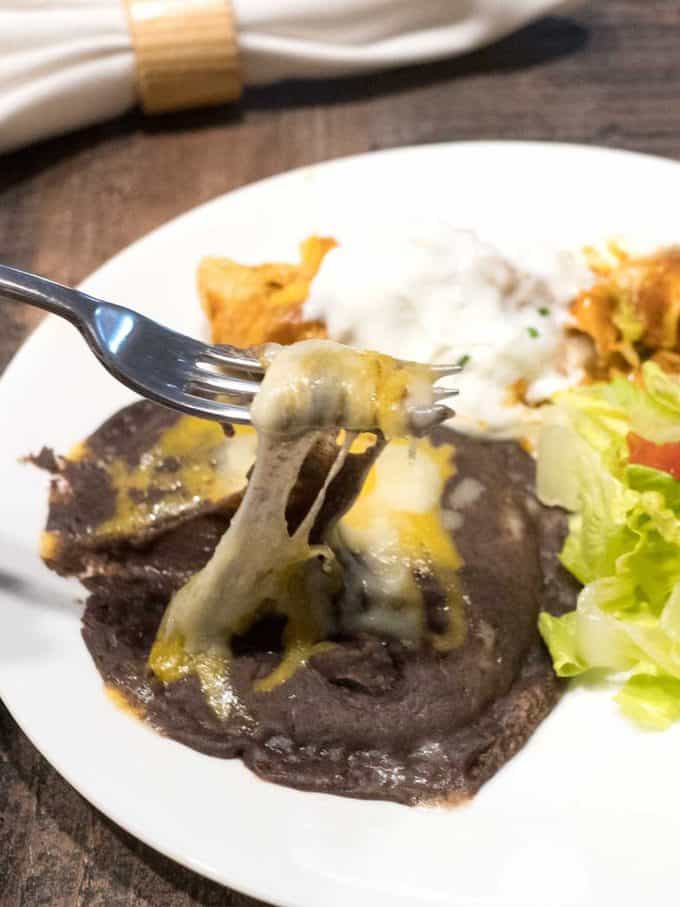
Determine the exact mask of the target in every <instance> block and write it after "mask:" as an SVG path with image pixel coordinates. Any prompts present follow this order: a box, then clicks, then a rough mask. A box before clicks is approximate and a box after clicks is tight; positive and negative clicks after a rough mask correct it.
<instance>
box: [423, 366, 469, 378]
mask: <svg viewBox="0 0 680 907" xmlns="http://www.w3.org/2000/svg"><path fill="white" fill-rule="evenodd" d="M428 367H429V369H430V371H431V372H433V373H434V374H435V375H436V376H437V377H436V378H435V379H434V380H435V381H438V380H439V379H440V378H447V377H448V376H449V375H459V374H460V373H461V372H462V371H463V366H462V365H430V366H428Z"/></svg>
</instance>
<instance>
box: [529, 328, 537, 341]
mask: <svg viewBox="0 0 680 907" xmlns="http://www.w3.org/2000/svg"><path fill="white" fill-rule="evenodd" d="M527 334H528V335H529V336H530V337H534V338H536V337H538V336H539V333H538V331H537V330H536V328H533V327H532V328H527Z"/></svg>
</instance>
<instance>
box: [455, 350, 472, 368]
mask: <svg viewBox="0 0 680 907" xmlns="http://www.w3.org/2000/svg"><path fill="white" fill-rule="evenodd" d="M469 361H470V357H469V356H468V354H467V353H465V355H464V356H461V357H460V359H459V360H458V362H456V365H459V366H460V367H461V368H463V367H464V366H466V365H467V364H468V362H469Z"/></svg>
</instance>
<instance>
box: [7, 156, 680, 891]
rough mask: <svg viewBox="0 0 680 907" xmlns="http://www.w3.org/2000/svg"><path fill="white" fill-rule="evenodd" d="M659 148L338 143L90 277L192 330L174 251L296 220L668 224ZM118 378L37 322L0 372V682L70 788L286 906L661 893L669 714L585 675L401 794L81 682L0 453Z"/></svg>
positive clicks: (58, 331) (121, 394)
mask: <svg viewBox="0 0 680 907" xmlns="http://www.w3.org/2000/svg"><path fill="white" fill-rule="evenodd" d="M678 211H680V166H679V165H677V164H674V163H671V162H669V161H663V160H658V159H654V158H649V157H642V156H639V155H632V154H626V153H622V152H612V151H605V150H599V149H588V148H581V147H570V146H560V145H538V144H535V145H534V144H503V143H480V144H459V145H442V146H430V147H424V148H413V149H404V150H399V151H391V152H387V153H381V154H373V155H368V156H363V157H358V158H350V159H346V160H340V161H337V162H333V163H330V164H326V165H323V166H317V167H313V168H309V169H306V170H300V171H297V172H295V173H291V174H287V175H285V176H281V177H277V178H275V179H271V180H267V181H266V182H263V183H260V184H258V185H255V186H252V187H249V188H247V189H244V190H241V191H239V192H234V193H232V194H230V195H227V196H224V197H223V198H219V199H216V200H215V201H214V202H211V203H210V204H208V205H204V206H203V207H201V208H198V209H196V210H195V211H192V212H190V213H189V214H187V215H185V216H184V217H181V218H179V219H178V220H175V221H173V222H172V223H170V224H168V225H166V226H165V227H162V228H161V229H160V230H157V231H156V232H154V233H152V234H151V235H150V236H148V237H146V238H145V239H143V240H142V241H140V242H138V243H136V244H134V245H133V246H131V247H130V248H129V249H127V250H126V251H125V252H123V253H121V254H120V255H118V256H116V257H115V258H114V259H112V260H111V261H110V262H108V263H107V264H106V265H104V267H102V268H101V269H100V270H99V271H97V272H96V273H95V274H94V275H93V276H92V277H90V278H89V279H88V280H87V281H86V282H85V285H84V286H85V288H86V289H87V290H89V291H90V292H92V293H94V294H97V295H100V296H103V297H105V298H109V299H111V300H114V301H117V302H120V303H123V304H125V305H129V306H132V307H136V308H139V309H140V310H142V311H144V312H146V313H147V314H149V315H152V316H153V317H156V318H158V319H159V320H161V321H164V322H166V323H168V324H169V325H171V326H173V327H175V328H178V329H180V330H184V331H187V332H190V333H195V334H200V333H201V332H202V323H201V315H200V311H199V307H198V303H197V299H196V292H195V287H194V279H195V278H194V274H195V267H196V263H197V262H198V260H199V258H200V257H201V256H202V255H204V254H206V253H211V252H212V253H217V254H228V255H230V256H234V257H236V258H242V259H245V260H249V261H252V262H257V261H263V260H266V259H271V258H277V257H283V258H284V259H285V258H286V257H288V256H290V257H292V256H294V255H295V254H296V246H297V243H298V241H299V240H300V239H302V238H303V237H305V236H306V235H307V234H309V233H311V232H313V231H317V232H326V233H330V234H332V235H334V236H337V237H338V238H339V239H341V240H342V239H343V237H348V236H350V235H351V234H352V231H353V229H355V227H356V224H357V222H361V223H362V224H364V225H366V224H369V225H371V224H374V225H375V228H376V229H379V228H380V226H381V224H383V223H385V221H392V222H397V223H399V222H402V221H405V220H406V219H408V218H411V217H416V216H430V217H432V216H438V217H443V218H446V219H448V220H449V221H452V222H453V223H454V224H455V225H458V226H462V227H473V228H474V229H476V230H478V231H479V233H480V234H481V235H482V237H483V238H486V239H489V240H492V241H497V242H499V243H500V244H501V245H508V244H512V243H513V242H515V241H516V240H517V239H518V238H521V239H528V240H531V239H532V238H535V237H538V238H539V239H541V240H549V241H551V242H554V243H555V244H556V245H562V244H567V245H573V244H580V243H583V242H584V241H587V240H590V239H597V238H601V237H603V236H611V235H612V234H624V235H626V236H632V237H639V238H645V239H647V240H652V241H668V240H672V239H675V240H680V220H678V213H677V212H678ZM129 397H130V395H129V393H128V392H127V391H126V390H125V389H124V388H122V387H121V386H119V385H117V384H116V383H115V382H114V381H113V379H111V378H109V377H108V375H107V374H106V373H105V372H104V371H103V370H102V369H101V368H100V366H99V365H97V364H96V362H95V360H94V358H93V357H92V356H91V355H90V353H89V352H88V351H87V349H86V347H85V345H84V344H83V342H82V341H81V340H80V339H79V337H78V335H77V334H76V332H75V331H74V330H73V329H72V328H71V327H69V326H68V325H67V324H66V323H64V322H61V321H59V320H57V319H56V318H50V319H48V320H47V321H46V322H45V324H44V325H43V326H41V327H40V329H39V330H38V331H37V332H36V333H35V335H34V336H33V337H32V338H31V339H30V340H29V341H28V343H27V344H26V345H25V346H24V348H23V349H22V350H21V352H20V353H19V355H18V356H17V357H16V358H15V360H14V361H13V363H12V364H11V366H10V367H9V369H8V371H7V373H6V375H5V377H4V378H3V379H2V381H1V382H0V438H1V439H2V450H1V452H0V483H1V484H0V488H1V491H0V500H1V501H2V505H1V508H2V510H1V512H2V523H1V525H0V693H1V694H2V696H3V698H4V701H5V703H6V705H7V706H8V708H9V709H10V710H11V712H12V714H13V715H14V717H15V718H16V720H17V721H18V722H19V724H20V725H21V727H22V728H23V729H24V731H25V732H26V734H28V736H29V737H30V738H31V740H32V741H33V743H34V744H35V745H36V746H37V747H38V749H40V750H41V752H42V753H44V755H45V756H46V757H47V758H48V759H49V760H50V762H51V763H52V764H53V765H54V766H55V767H56V769H57V770H58V771H59V772H60V773H61V774H62V775H63V776H64V777H65V778H66V779H67V780H68V781H70V783H71V784H73V786H74V787H75V788H77V790H79V791H80V792H81V793H82V794H83V795H84V796H85V797H87V799H88V800H90V801H91V802H92V803H93V804H94V805H95V806H97V807H98V808H99V809H101V810H102V811H103V812H104V813H106V814H107V815H108V816H110V817H111V818H112V819H113V820H114V821H116V822H117V823H119V824H120V825H121V826H123V827H124V828H126V829H128V830H129V831H130V832H132V833H133V834H135V835H137V836H138V837H139V838H141V839H142V840H143V841H145V842H146V843H148V844H150V845H151V846H152V847H155V848H157V849H158V850H160V851H162V852H163V853H165V854H167V855H168V856H170V857H172V858H174V859H176V860H178V861H179V862H181V863H184V864H185V865H187V866H189V867H191V868H192V869H195V870H197V871H198V872H201V873H203V874H205V875H206V876H209V877H211V878H213V879H216V880H217V881H220V882H223V883H224V884H226V885H229V886H231V887H233V888H237V889H239V890H241V891H244V892H247V893H249V894H252V895H254V896H256V897H260V898H262V899H264V900H267V901H271V902H273V903H275V904H278V905H284V907H288V905H290V907H293V905H295V907H319V905H320V904H323V905H324V907H333V905H343V907H346V905H348V904H350V903H351V904H353V905H357V907H361V905H366V907H369V905H370V907H383V905H385V907H388V905H389V907H400V905H408V907H419V905H429V904H446V905H447V907H454V905H461V907H471V905H489V907H491V905H494V907H510V905H518V907H519V905H521V907H595V905H598V907H599V905H602V904H607V903H616V904H617V905H618V907H625V905H633V904H635V905H638V904H639V903H641V902H644V903H661V901H662V899H663V900H665V901H666V902H669V899H670V900H672V899H674V898H675V897H676V892H677V836H678V832H679V831H680V819H679V818H678V817H680V788H679V787H678V784H677V766H678V764H679V762H680V731H679V730H678V729H677V728H674V729H672V730H671V731H669V732H667V733H665V734H658V735H656V734H646V733H642V732H639V731H636V730H635V729H633V728H632V727H631V726H630V725H629V724H627V723H626V722H625V721H624V720H623V719H621V718H620V717H619V715H618V714H617V712H616V709H615V707H614V705H613V704H612V702H611V700H610V698H609V694H608V692H606V691H598V692H594V691H592V690H585V689H578V690H574V691H572V692H570V693H569V695H568V696H566V697H565V699H564V700H563V702H562V703H561V705H560V706H559V707H558V709H557V710H556V711H555V712H554V713H553V714H552V715H551V716H550V717H549V718H548V720H547V721H545V722H544V724H543V725H542V726H541V727H540V729H539V731H538V733H536V734H535V736H534V737H533V738H532V740H531V742H530V744H529V745H528V746H527V747H526V748H525V750H524V751H523V752H522V753H521V754H520V755H519V756H518V757H516V758H515V759H513V760H512V762H511V763H510V764H509V765H508V766H507V767H505V768H504V769H503V770H502V771H501V772H500V773H499V774H498V775H497V776H496V777H495V778H494V779H493V780H492V781H491V782H490V783H489V784H488V785H487V786H486V787H485V788H484V789H483V790H482V792H481V793H480V794H479V795H478V797H477V798H476V799H475V800H474V801H473V802H472V803H470V804H468V805H466V806H464V807H460V808H457V809H448V810H442V809H425V808H422V809H408V808H406V807H401V806H397V805H394V804H390V803H377V802H361V801H355V800H346V799H342V798H337V797H331V796H326V795H318V794H307V793H298V792H296V791H293V790H288V789H285V788H281V787H276V786H274V785H271V784H266V783H264V782H262V781H259V780H258V779H256V778H255V777H254V776H253V775H251V774H250V773H249V772H248V771H247V770H246V769H245V768H244V767H243V766H242V765H241V764H240V763H239V762H236V761H221V760H218V759H212V758H209V757H207V756H202V755H200V754H198V753H195V752H193V751H192V750H190V749H187V748H185V747H183V746H180V745H179V744H177V743H173V742H171V741H169V740H164V739H163V738H161V737H159V736H157V735H155V734H154V733H153V732H152V731H150V730H148V729H147V728H146V727H145V726H144V725H143V724H140V723H138V722H136V721H134V720H132V719H130V718H128V717H127V716H126V715H125V714H123V713H122V712H120V711H118V710H117V709H116V708H115V707H114V706H113V705H112V704H111V703H110V701H109V700H108V699H107V698H106V697H105V695H104V693H103V692H102V686H101V683H100V680H99V677H98V675H97V673H96V671H95V669H94V667H93V665H92V663H91V661H90V658H89V655H88V654H87V652H86V650H85V647H84V645H83V643H82V642H81V639H80V627H79V613H80V612H79V608H78V607H77V606H75V605H74V604H73V602H74V599H75V598H76V597H77V596H78V595H79V589H78V587H77V586H76V585H74V584H72V583H68V582H66V581H62V580H59V579H58V578H57V577H55V576H53V575H52V574H50V573H49V572H48V571H47V570H46V569H45V568H44V567H43V566H42V564H41V562H40V561H39V559H38V557H37V554H36V539H37V536H38V533H39V531H40V529H41V527H42V525H43V521H44V518H45V513H46V489H47V480H46V478H45V477H44V476H42V475H40V474H38V473H37V472H36V471H35V470H33V469H31V468H29V467H26V466H21V465H18V464H17V458H18V457H19V456H21V455H22V454H25V453H27V452H29V451H36V450H38V449H39V448H40V447H41V446H42V444H43V443H47V444H49V445H52V446H54V447H55V448H56V449H57V450H61V451H63V450H66V449H68V447H69V446H70V445H71V443H72V442H74V441H75V440H77V439H78V438H80V437H81V436H82V435H84V434H85V433H87V432H89V431H91V430H92V429H94V428H95V427H96V426H97V425H98V424H99V423H100V422H101V421H102V420H103V419H104V418H105V417H106V416H108V415H109V414H111V413H112V412H113V411H114V410H115V409H117V408H118V407H119V406H121V405H122V404H124V403H125V402H126V401H127V400H128V399H129Z"/></svg>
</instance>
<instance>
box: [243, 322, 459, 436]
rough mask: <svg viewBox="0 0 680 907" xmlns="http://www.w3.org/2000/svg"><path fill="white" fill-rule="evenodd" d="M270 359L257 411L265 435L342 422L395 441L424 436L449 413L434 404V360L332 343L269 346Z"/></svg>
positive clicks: (257, 421)
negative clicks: (406, 358) (422, 360)
mask: <svg viewBox="0 0 680 907" xmlns="http://www.w3.org/2000/svg"><path fill="white" fill-rule="evenodd" d="M263 359H264V361H265V362H267V363H268V368H267V373H266V375H265V380H264V381H263V383H262V388H261V390H260V392H259V393H258V395H257V396H256V398H255V401H254V403H253V406H252V410H251V412H252V418H253V424H254V425H255V426H256V427H257V428H258V430H259V431H260V432H266V433H268V434H272V435H291V434H293V435H295V434H299V433H301V432H305V431H313V430H321V429H328V428H333V427H336V428H345V429H347V430H349V431H358V432H361V431H380V432H382V434H383V435H384V436H385V437H387V438H391V437H399V436H404V435H410V434H418V433H420V432H422V431H423V430H426V429H428V428H431V427H432V425H434V424H436V423H437V422H438V421H441V419H442V418H443V417H445V416H446V415H448V414H447V413H445V412H442V411H441V410H440V409H439V408H438V407H436V406H435V405H434V403H433V393H432V383H433V381H434V380H435V379H436V375H435V374H434V372H433V370H432V369H431V368H430V367H429V366H427V365H421V364H419V363H415V362H402V361H401V360H399V359H392V357H390V356H383V355H382V354H381V353H372V352H364V351H361V350H353V349H350V347H347V346H343V345H342V344H340V343H334V342H333V341H330V340H306V341H302V342H301V343H295V344H293V345H292V346H288V347H277V346H269V347H266V348H265V351H264V355H263Z"/></svg>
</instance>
